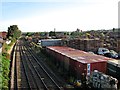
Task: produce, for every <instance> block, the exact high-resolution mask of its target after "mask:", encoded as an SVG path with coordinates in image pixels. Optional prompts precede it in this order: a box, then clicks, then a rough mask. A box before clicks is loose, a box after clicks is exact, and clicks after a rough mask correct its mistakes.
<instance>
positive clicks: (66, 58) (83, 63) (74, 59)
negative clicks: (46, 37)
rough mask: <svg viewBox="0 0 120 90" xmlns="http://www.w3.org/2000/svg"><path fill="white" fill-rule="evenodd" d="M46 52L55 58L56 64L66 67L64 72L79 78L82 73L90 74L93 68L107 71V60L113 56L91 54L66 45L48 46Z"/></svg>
mask: <svg viewBox="0 0 120 90" xmlns="http://www.w3.org/2000/svg"><path fill="white" fill-rule="evenodd" d="M46 52H47V53H48V54H49V55H50V56H52V57H54V58H55V61H56V65H58V66H59V67H63V68H64V72H66V71H67V72H69V73H72V74H74V75H75V76H76V77H77V78H81V75H90V74H91V72H92V71H93V70H98V71H100V72H103V73H106V72H107V61H108V60H111V58H107V57H104V56H100V55H96V54H91V53H88V52H85V51H81V50H76V49H73V48H70V47H64V46H49V47H46Z"/></svg>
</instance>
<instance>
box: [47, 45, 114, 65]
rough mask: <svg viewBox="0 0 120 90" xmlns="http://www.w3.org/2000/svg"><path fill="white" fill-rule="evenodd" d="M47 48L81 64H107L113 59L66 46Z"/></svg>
mask: <svg viewBox="0 0 120 90" xmlns="http://www.w3.org/2000/svg"><path fill="white" fill-rule="evenodd" d="M47 48H49V49H51V50H53V51H55V52H57V53H60V54H62V55H65V56H67V57H69V58H71V59H73V60H76V61H79V62H81V63H95V62H106V61H107V60H111V59H112V58H107V57H104V56H101V55H96V54H91V53H88V52H85V51H81V50H77V49H73V48H70V47H65V46H49V47H47Z"/></svg>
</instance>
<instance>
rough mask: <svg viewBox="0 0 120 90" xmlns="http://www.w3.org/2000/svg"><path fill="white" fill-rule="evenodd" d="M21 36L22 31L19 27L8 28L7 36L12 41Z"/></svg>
mask: <svg viewBox="0 0 120 90" xmlns="http://www.w3.org/2000/svg"><path fill="white" fill-rule="evenodd" d="M20 35H21V31H20V30H19V28H18V26H17V25H12V26H10V27H8V34H7V38H9V39H11V38H15V39H18V38H19V37H20Z"/></svg>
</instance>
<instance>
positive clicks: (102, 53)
mask: <svg viewBox="0 0 120 90" xmlns="http://www.w3.org/2000/svg"><path fill="white" fill-rule="evenodd" d="M109 52H110V51H109V50H108V49H107V48H99V49H98V52H97V53H98V54H99V55H105V54H106V53H109Z"/></svg>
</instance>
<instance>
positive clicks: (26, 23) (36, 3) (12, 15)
mask: <svg viewBox="0 0 120 90" xmlns="http://www.w3.org/2000/svg"><path fill="white" fill-rule="evenodd" d="M118 2H119V0H2V1H1V2H0V25H1V26H0V31H7V28H8V27H9V26H10V25H18V27H19V29H20V30H21V31H22V32H44V31H53V30H54V28H55V29H56V31H75V30H76V29H77V28H79V29H81V30H83V31H85V30H100V29H112V28H118Z"/></svg>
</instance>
